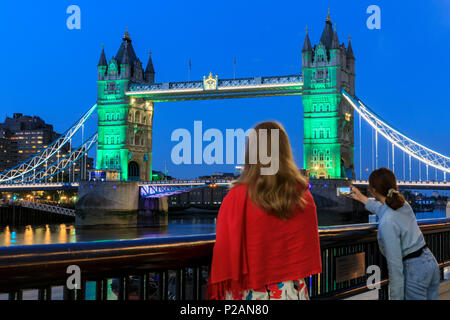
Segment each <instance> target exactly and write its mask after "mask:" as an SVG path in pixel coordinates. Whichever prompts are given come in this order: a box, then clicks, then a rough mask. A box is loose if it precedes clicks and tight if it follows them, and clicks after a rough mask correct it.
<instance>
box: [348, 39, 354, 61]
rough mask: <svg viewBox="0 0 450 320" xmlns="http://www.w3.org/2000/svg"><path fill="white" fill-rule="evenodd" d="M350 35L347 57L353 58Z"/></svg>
mask: <svg viewBox="0 0 450 320" xmlns="http://www.w3.org/2000/svg"><path fill="white" fill-rule="evenodd" d="M351 39H352V37H351V36H348V47H347V58H348V59H353V60H355V56H354V55H353V48H352V42H351Z"/></svg>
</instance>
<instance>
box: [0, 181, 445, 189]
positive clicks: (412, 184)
mask: <svg viewBox="0 0 450 320" xmlns="http://www.w3.org/2000/svg"><path fill="white" fill-rule="evenodd" d="M349 183H350V181H349ZM352 183H353V185H355V186H357V187H364V186H367V185H368V181H367V180H354V181H353V182H352ZM230 184H231V181H230V180H224V179H215V180H195V179H192V180H162V181H148V182H140V183H139V187H150V186H155V187H156V186H159V187H176V186H179V187H182V186H190V187H203V186H209V185H214V186H229V185H230ZM78 186H79V183H78V182H54V183H9V184H0V192H7V191H11V192H13V191H36V190H76V189H78ZM398 186H399V188H400V189H402V190H408V189H409V190H411V189H419V190H423V189H430V190H450V182H444V181H398Z"/></svg>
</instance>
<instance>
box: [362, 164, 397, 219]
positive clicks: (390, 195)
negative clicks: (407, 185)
mask: <svg viewBox="0 0 450 320" xmlns="http://www.w3.org/2000/svg"><path fill="white" fill-rule="evenodd" d="M369 186H370V187H371V188H373V189H375V191H376V192H377V193H379V194H380V195H382V196H384V197H386V204H387V205H388V206H389V207H391V208H392V209H393V210H397V209H398V208H401V207H403V205H404V204H405V198H404V197H403V196H402V195H401V193H400V192H399V191H398V186H397V179H396V178H395V175H394V173H393V172H392V171H391V170H389V169H388V168H379V169H377V170H375V171H373V172H372V173H371V174H370V177H369Z"/></svg>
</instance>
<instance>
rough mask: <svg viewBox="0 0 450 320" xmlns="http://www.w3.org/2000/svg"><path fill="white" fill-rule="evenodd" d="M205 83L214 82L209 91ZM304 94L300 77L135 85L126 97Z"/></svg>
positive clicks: (159, 99) (172, 98) (179, 98)
mask: <svg viewBox="0 0 450 320" xmlns="http://www.w3.org/2000/svg"><path fill="white" fill-rule="evenodd" d="M205 81H212V84H211V86H210V87H205V85H204V82H205ZM302 91H303V77H302V75H301V74H296V75H286V76H269V77H252V78H239V79H218V78H213V77H209V78H207V79H205V80H203V81H202V80H200V81H181V82H165V83H152V84H148V83H132V84H130V85H129V87H128V91H127V92H126V95H128V96H133V97H145V99H146V100H150V101H155V102H162V101H183V100H206V99H226V98H250V97H264V96H282V95H295V94H301V93H302Z"/></svg>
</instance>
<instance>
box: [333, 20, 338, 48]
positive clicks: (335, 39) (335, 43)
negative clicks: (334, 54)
mask: <svg viewBox="0 0 450 320" xmlns="http://www.w3.org/2000/svg"><path fill="white" fill-rule="evenodd" d="M338 48H339V38H338V35H337V26H336V25H335V26H334V33H333V40H332V42H331V49H338Z"/></svg>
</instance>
